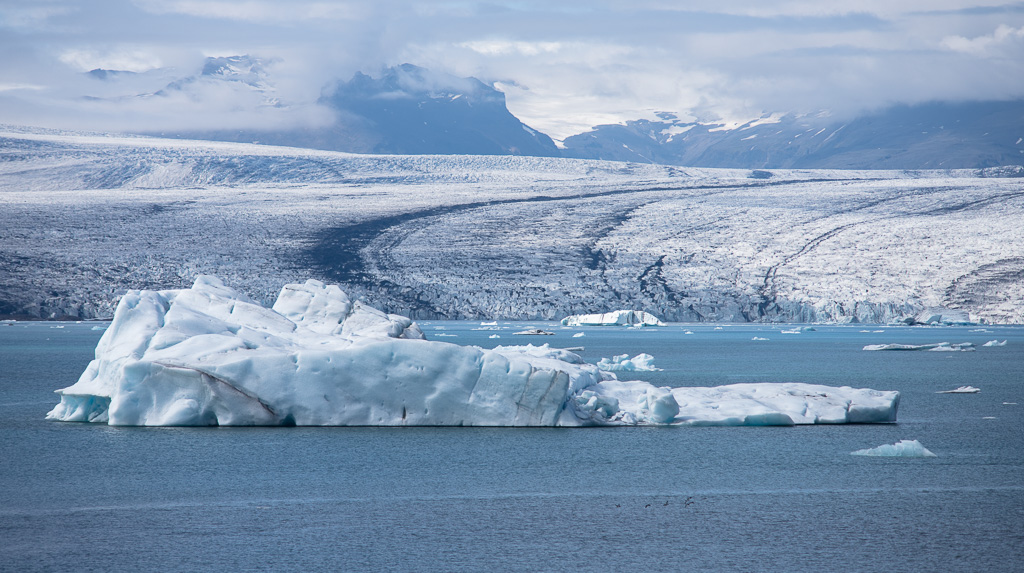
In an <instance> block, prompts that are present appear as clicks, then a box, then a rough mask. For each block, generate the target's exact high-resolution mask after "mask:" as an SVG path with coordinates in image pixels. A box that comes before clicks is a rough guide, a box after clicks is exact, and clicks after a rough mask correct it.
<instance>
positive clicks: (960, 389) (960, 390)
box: [936, 386, 981, 394]
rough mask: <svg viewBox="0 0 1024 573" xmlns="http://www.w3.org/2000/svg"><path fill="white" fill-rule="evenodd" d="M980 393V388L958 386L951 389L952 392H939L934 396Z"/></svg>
mask: <svg viewBox="0 0 1024 573" xmlns="http://www.w3.org/2000/svg"><path fill="white" fill-rule="evenodd" d="M978 392H981V388H975V387H974V386H960V387H957V388H953V389H952V390H940V391H939V392H936V394H977V393H978Z"/></svg>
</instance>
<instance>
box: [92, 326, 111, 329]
mask: <svg viewBox="0 0 1024 573" xmlns="http://www.w3.org/2000/svg"><path fill="white" fill-rule="evenodd" d="M106 329H107V327H106V326H94V327H92V328H90V329H89V330H106Z"/></svg>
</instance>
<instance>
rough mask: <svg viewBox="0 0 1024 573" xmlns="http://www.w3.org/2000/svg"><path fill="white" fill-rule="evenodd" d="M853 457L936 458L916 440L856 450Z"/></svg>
mask: <svg viewBox="0 0 1024 573" xmlns="http://www.w3.org/2000/svg"><path fill="white" fill-rule="evenodd" d="M851 455H854V456H879V457H891V458H934V457H938V456H936V455H935V454H933V453H932V452H931V451H930V450H929V449H928V448H926V447H924V446H922V445H921V442H919V441H917V440H900V441H898V442H896V443H895V444H885V445H881V446H878V447H877V448H868V449H866V450H857V451H856V452H853V453H852V454H851Z"/></svg>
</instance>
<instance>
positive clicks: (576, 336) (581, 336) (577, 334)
mask: <svg viewBox="0 0 1024 573" xmlns="http://www.w3.org/2000/svg"><path fill="white" fill-rule="evenodd" d="M584 336H586V333H585V332H577V333H576V334H574V335H572V337H573V338H583V337H584Z"/></svg>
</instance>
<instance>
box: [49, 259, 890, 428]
mask: <svg viewBox="0 0 1024 573" xmlns="http://www.w3.org/2000/svg"><path fill="white" fill-rule="evenodd" d="M57 393H58V394H59V395H60V403H59V404H57V406H55V407H54V408H53V410H51V411H50V412H49V414H47V418H49V419H52V420H60V421H67V422H95V423H106V424H111V425H120V426H213V425H231V426H250V425H305V426H351V425H356V426H404V425H428V426H555V425H558V426H580V425H636V424H691V425H692V424H727V425H743V424H745V425H791V424H813V423H841V422H887V421H894V420H895V418H896V408H897V405H898V402H899V394H898V393H897V392H879V391H875V390H856V389H852V388H825V387H821V386H812V385H806V384H765V385H734V386H724V387H720V388H676V389H671V388H656V387H654V386H652V385H650V384H648V383H646V382H624V381H618V380H616V378H615V376H614V375H612V374H609V373H605V372H602V371H601V370H599V369H598V368H597V367H596V366H594V365H591V364H585V363H583V361H582V360H581V359H580V358H579V356H577V355H575V354H573V353H571V352H568V351H565V350H558V349H551V348H548V347H547V345H545V346H541V347H535V346H514V347H499V348H496V349H493V350H483V349H481V348H478V347H466V346H457V345H455V344H447V343H443V342H431V341H427V340H424V339H423V334H422V332H420V330H419V328H418V327H417V326H416V325H415V324H414V323H413V322H412V321H411V320H409V319H408V318H405V317H402V316H395V315H389V314H386V313H383V312H380V311H378V310H376V309H372V308H368V307H366V306H365V305H361V304H360V303H358V302H352V301H351V299H349V298H348V296H347V295H345V293H344V292H342V291H341V290H340V289H338V288H337V287H336V286H325V285H324V284H323V283H321V282H318V281H312V280H311V281H307V282H305V283H304V284H292V285H287V286H285V287H284V289H283V290H282V291H281V294H280V296H279V297H278V299H277V302H276V303H275V304H274V307H273V308H272V309H268V308H265V307H263V306H261V305H258V304H255V303H253V302H252V301H251V300H249V299H248V298H247V297H245V296H244V295H242V294H240V293H238V292H236V291H234V290H233V289H231V288H228V287H227V286H225V285H224V283H223V282H221V281H220V280H219V279H217V278H215V277H210V276H201V277H199V278H198V279H196V281H195V283H194V284H193V286H192V288H190V289H183V290H164V291H131V292H129V293H127V294H126V295H125V296H124V297H123V298H122V299H121V302H120V303H119V304H118V307H117V312H116V313H115V316H114V320H113V322H112V323H111V325H110V327H109V328H108V329H107V330H106V332H105V333H104V334H103V337H102V338H101V339H100V341H99V343H98V344H97V346H96V359H95V360H93V361H92V362H90V364H89V366H88V367H87V368H86V370H85V372H84V373H83V374H82V376H81V377H80V379H79V380H78V382H77V383H75V384H74V385H72V386H70V387H68V388H64V389H62V390H58V391H57Z"/></svg>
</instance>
